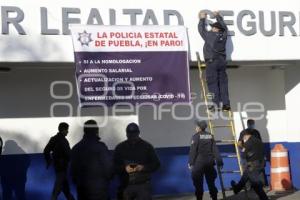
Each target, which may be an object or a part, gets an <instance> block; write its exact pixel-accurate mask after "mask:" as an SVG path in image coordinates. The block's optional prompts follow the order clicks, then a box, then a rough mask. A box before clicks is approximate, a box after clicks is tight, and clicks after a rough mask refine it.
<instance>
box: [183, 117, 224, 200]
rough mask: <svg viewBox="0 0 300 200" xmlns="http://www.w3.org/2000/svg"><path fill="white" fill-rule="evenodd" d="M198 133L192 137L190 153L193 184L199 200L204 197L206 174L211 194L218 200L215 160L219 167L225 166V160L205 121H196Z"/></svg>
mask: <svg viewBox="0 0 300 200" xmlns="http://www.w3.org/2000/svg"><path fill="white" fill-rule="evenodd" d="M196 125H197V127H196V132H197V133H196V134H195V135H194V136H193V137H192V143H191V147H190V153H189V164H188V165H189V168H190V170H191V172H192V179H193V184H194V186H195V189H196V191H195V195H196V198H197V200H202V198H203V176H205V179H206V182H207V185H208V189H209V193H210V196H211V198H212V199H213V200H217V196H218V189H217V188H216V186H215V179H216V178H217V172H216V169H215V167H214V166H215V161H216V162H217V165H218V166H219V167H221V168H222V167H223V160H222V158H221V157H220V154H219V150H218V147H217V145H216V143H215V141H214V139H213V136H212V135H211V134H210V133H208V132H206V131H205V129H206V128H207V123H206V122H205V121H197V122H196Z"/></svg>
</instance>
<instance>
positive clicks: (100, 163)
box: [71, 120, 113, 200]
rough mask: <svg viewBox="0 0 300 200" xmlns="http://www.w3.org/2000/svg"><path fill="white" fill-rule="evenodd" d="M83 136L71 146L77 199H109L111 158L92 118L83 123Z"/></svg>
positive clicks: (72, 172)
mask: <svg viewBox="0 0 300 200" xmlns="http://www.w3.org/2000/svg"><path fill="white" fill-rule="evenodd" d="M83 132H84V135H83V138H82V140H81V141H80V142H78V143H77V144H76V145H75V146H74V147H73V148H72V153H71V154H72V155H71V175H72V179H73V182H74V183H75V185H76V187H77V200H107V199H109V193H108V189H109V182H110V180H111V179H112V176H113V166H112V159H111V156H110V153H109V150H108V148H107V146H106V145H105V143H104V142H101V141H100V137H99V127H98V125H97V122H96V121H94V120H88V121H86V122H85V123H84V128H83Z"/></svg>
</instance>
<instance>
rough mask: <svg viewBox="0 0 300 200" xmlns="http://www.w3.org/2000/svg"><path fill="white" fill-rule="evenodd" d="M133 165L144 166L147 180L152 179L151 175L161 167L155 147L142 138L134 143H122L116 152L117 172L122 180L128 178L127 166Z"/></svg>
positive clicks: (143, 171) (115, 163) (127, 141)
mask: <svg viewBox="0 0 300 200" xmlns="http://www.w3.org/2000/svg"><path fill="white" fill-rule="evenodd" d="M131 163H134V164H140V165H143V166H144V169H143V170H142V173H143V174H148V176H147V179H150V174H151V173H153V172H155V171H156V170H157V169H158V168H159V167H160V161H159V159H158V157H157V155H156V153H155V150H154V148H153V146H152V145H151V144H150V143H148V142H146V141H144V140H142V139H141V138H139V139H137V141H136V142H134V143H132V142H130V141H129V140H126V141H124V142H121V143H120V144H118V145H117V147H116V149H115V151H114V165H115V170H116V173H118V174H119V175H120V176H121V178H128V174H127V173H126V171H125V166H126V165H127V164H131Z"/></svg>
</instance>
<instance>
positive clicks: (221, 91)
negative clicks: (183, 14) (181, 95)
mask: <svg viewBox="0 0 300 200" xmlns="http://www.w3.org/2000/svg"><path fill="white" fill-rule="evenodd" d="M213 14H214V16H215V18H216V20H217V22H215V23H213V24H211V27H212V28H211V31H207V30H206V17H207V13H205V12H203V11H201V12H200V13H199V18H200V21H199V24H198V31H199V33H200V35H201V37H202V38H203V40H204V42H205V43H204V47H203V53H204V59H205V63H206V66H207V67H206V81H207V87H208V90H209V92H210V93H211V94H212V98H213V99H212V100H213V103H214V105H212V106H210V107H209V110H210V111H214V110H215V109H216V108H215V106H217V107H219V106H221V105H222V110H223V111H228V110H230V101H229V95H228V78H227V73H226V41H227V31H228V29H227V26H226V24H225V23H224V21H223V18H222V17H221V15H220V14H219V12H217V11H215V12H214V13H213Z"/></svg>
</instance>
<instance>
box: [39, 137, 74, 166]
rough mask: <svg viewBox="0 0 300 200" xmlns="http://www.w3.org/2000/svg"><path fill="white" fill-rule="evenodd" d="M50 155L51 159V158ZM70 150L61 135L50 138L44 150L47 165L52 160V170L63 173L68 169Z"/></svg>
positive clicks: (66, 141)
mask: <svg viewBox="0 0 300 200" xmlns="http://www.w3.org/2000/svg"><path fill="white" fill-rule="evenodd" d="M51 153H52V158H51ZM70 154H71V149H70V145H69V142H68V140H67V139H66V137H65V136H64V135H63V134H62V133H57V134H56V135H55V136H53V137H51V138H50V140H49V142H48V144H47V145H46V147H45V149H44V157H45V160H46V162H47V163H51V161H52V159H53V164H54V169H55V170H56V171H65V170H67V169H68V163H69V161H70Z"/></svg>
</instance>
